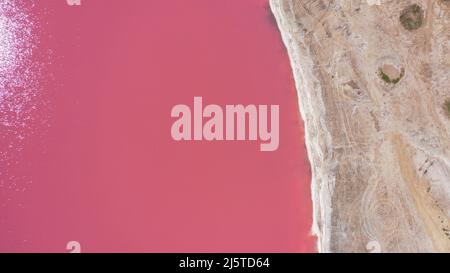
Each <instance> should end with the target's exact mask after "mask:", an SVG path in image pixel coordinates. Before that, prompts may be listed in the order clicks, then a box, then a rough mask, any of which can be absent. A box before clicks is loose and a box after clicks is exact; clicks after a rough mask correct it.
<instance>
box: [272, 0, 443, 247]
mask: <svg viewBox="0 0 450 273" xmlns="http://www.w3.org/2000/svg"><path fill="white" fill-rule="evenodd" d="M270 5H271V9H272V12H273V13H274V15H275V17H276V19H277V22H278V26H279V28H280V31H281V34H282V37H283V41H284V43H285V45H286V47H287V49H288V51H289V55H290V58H291V64H292V68H293V72H294V76H295V79H296V85H297V90H298V94H299V103H300V109H301V112H302V116H303V118H304V120H305V127H306V142H307V143H306V144H307V147H308V156H309V159H310V162H311V167H312V170H313V181H312V191H313V205H314V227H313V232H314V233H315V235H316V236H317V238H318V250H319V251H320V252H449V251H450V223H449V222H450V221H449V215H450V0H415V1H414V0H403V1H398V0H353V1H352V0H340V1H338V0H334V1H333V0H331V1H330V0H271V2H270Z"/></svg>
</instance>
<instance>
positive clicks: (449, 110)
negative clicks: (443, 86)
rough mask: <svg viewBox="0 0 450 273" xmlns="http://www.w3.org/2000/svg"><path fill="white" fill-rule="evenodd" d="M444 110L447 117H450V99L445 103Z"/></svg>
mask: <svg viewBox="0 0 450 273" xmlns="http://www.w3.org/2000/svg"><path fill="white" fill-rule="evenodd" d="M444 109H445V111H446V112H447V115H448V116H449V117H450V99H448V100H447V101H446V102H445V103H444Z"/></svg>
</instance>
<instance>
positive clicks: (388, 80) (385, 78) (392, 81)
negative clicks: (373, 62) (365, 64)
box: [378, 68, 405, 84]
mask: <svg viewBox="0 0 450 273" xmlns="http://www.w3.org/2000/svg"><path fill="white" fill-rule="evenodd" d="M378 74H379V75H380V78H381V79H382V80H383V81H384V82H385V83H389V84H397V83H399V82H400V80H401V79H402V78H403V76H405V70H404V69H402V71H401V73H400V76H399V77H398V78H395V79H391V78H390V77H389V76H388V75H387V74H386V73H384V72H383V69H381V68H380V70H379V71H378Z"/></svg>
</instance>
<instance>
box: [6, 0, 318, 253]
mask: <svg viewBox="0 0 450 273" xmlns="http://www.w3.org/2000/svg"><path fill="white" fill-rule="evenodd" d="M24 9H25V10H26V12H28V13H30V14H31V15H32V16H31V18H32V20H34V21H33V23H34V27H35V28H36V30H35V32H34V33H35V35H36V36H37V38H38V40H39V42H33V43H34V45H35V49H34V53H33V56H32V57H30V58H31V61H32V62H34V63H38V64H40V66H39V68H36V71H34V72H33V73H35V74H36V75H42V76H41V77H39V76H35V77H33V79H34V81H33V82H32V83H33V89H32V90H33V92H32V93H30V92H28V93H27V92H24V91H22V93H21V94H22V95H23V97H24V98H28V99H29V100H27V101H26V104H25V106H24V107H21V108H20V109H22V110H20V111H24V110H23V109H26V107H28V108H30V110H29V111H27V112H26V113H27V115H16V114H15V115H11V117H10V118H9V120H13V121H14V122H15V123H14V124H25V125H23V126H19V125H17V126H12V127H11V123H8V124H6V123H4V124H2V125H0V130H2V131H1V132H2V133H1V139H0V145H1V146H0V149H1V154H0V156H1V157H2V160H1V161H0V164H1V165H0V167H1V169H0V251H1V252H24V251H26V252H28V251H31V252H66V251H67V250H66V244H67V242H69V241H78V242H79V243H80V244H81V247H82V251H83V252H311V251H315V240H314V238H313V237H312V236H311V235H310V229H311V225H312V207H311V193H310V180H311V174H310V169H309V163H308V161H307V156H306V151H305V145H304V131H303V130H304V129H303V122H302V120H301V117H300V115H299V111H298V102H297V95H296V90H295V87H294V80H293V77H292V73H291V68H290V65H289V59H288V55H287V52H286V50H285V48H284V45H283V44H282V41H281V37H280V34H279V32H278V29H277V27H276V24H275V22H274V19H273V18H272V17H271V16H272V15H271V13H270V9H269V7H268V3H267V1H265V0H245V1H241V0H231V1H230V0H190V1H186V0H173V1H167V0H151V1H150V0H133V1H119V0H108V1H106V0H105V1H86V0H84V1H82V5H81V6H79V7H74V6H68V5H67V4H66V1H65V0H58V1H56V0H52V1H36V3H35V4H34V6H30V5H29V4H25V7H24ZM15 73H16V74H17V73H18V72H17V71H16V72H15ZM33 75H34V74H33ZM28 82H30V81H28ZM8 86H9V85H8ZM5 88H6V87H5ZM8 88H9V87H8ZM27 88H28V89H27ZM29 88H30V87H26V86H25V87H24V90H25V89H26V90H29ZM194 96H202V97H203V101H204V104H219V105H226V104H244V105H247V104H255V105H259V104H263V105H270V104H278V105H280V146H279V149H278V150H277V151H275V152H260V151H259V143H257V142H251V141H244V142H203V141H202V142H175V141H174V140H172V138H171V135H170V127H171V125H172V122H173V119H171V117H170V111H171V108H172V107H173V106H174V105H176V104H188V105H192V102H193V97H194ZM0 103H5V101H1V100H0ZM16 103H17V102H16ZM6 112H7V111H6ZM14 113H16V112H14ZM3 114H4V113H3ZM9 114H11V111H10V113H9ZM5 115H6V114H5ZM5 124H6V125H5Z"/></svg>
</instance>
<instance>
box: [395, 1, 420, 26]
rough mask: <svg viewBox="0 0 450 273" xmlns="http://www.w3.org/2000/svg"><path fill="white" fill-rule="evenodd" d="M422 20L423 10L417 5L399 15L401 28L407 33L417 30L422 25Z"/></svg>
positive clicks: (407, 8)
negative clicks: (407, 31)
mask: <svg viewBox="0 0 450 273" xmlns="http://www.w3.org/2000/svg"><path fill="white" fill-rule="evenodd" d="M423 20H424V12H423V9H422V8H421V7H420V6H419V5H417V4H414V5H410V6H408V7H406V8H405V9H404V10H403V11H402V13H401V15H400V22H401V24H402V26H403V27H404V28H405V29H407V30H409V31H413V30H416V29H419V28H420V27H421V26H422V24H423Z"/></svg>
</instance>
